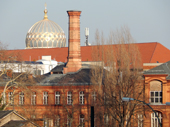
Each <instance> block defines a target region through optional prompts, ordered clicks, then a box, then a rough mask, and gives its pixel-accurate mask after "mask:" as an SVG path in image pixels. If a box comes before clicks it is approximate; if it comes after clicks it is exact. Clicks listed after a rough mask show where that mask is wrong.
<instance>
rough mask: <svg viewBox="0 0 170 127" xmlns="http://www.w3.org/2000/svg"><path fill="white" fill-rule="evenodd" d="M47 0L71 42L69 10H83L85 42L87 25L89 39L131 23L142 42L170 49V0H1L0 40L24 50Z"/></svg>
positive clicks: (133, 32) (82, 25)
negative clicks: (29, 32)
mask: <svg viewBox="0 0 170 127" xmlns="http://www.w3.org/2000/svg"><path fill="white" fill-rule="evenodd" d="M45 2H46V3H47V9H48V18H49V19H50V20H52V21H54V22H56V23H57V24H58V25H60V27H61V28H62V29H63V30H64V32H65V34H66V37H67V43H68V15H67V12H66V11H67V10H81V11H82V14H81V18H80V21H81V26H80V27H81V31H80V32H81V45H82V46H84V42H85V36H84V34H85V33H84V31H85V27H89V31H90V35H89V42H90V43H92V42H94V40H95V31H96V29H98V30H99V31H103V33H104V36H105V37H107V36H108V35H109V33H110V31H111V30H112V31H114V30H116V29H119V28H120V27H122V26H128V27H129V29H130V32H131V34H132V36H133V38H134V39H135V40H136V41H137V42H138V43H141V42H160V43H161V44H163V45H164V46H166V47H167V48H168V49H170V0H0V41H1V42H2V43H5V44H8V49H24V48H25V47H26V46H25V38H26V34H27V31H28V30H29V28H30V27H31V26H32V25H33V24H34V23H36V22H37V21H40V20H42V19H43V16H44V4H45Z"/></svg>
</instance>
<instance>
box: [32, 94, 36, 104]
mask: <svg viewBox="0 0 170 127" xmlns="http://www.w3.org/2000/svg"><path fill="white" fill-rule="evenodd" d="M31 105H36V92H32V95H31Z"/></svg>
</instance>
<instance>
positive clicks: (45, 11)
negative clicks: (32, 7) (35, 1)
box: [44, 3, 48, 19]
mask: <svg viewBox="0 0 170 127" xmlns="http://www.w3.org/2000/svg"><path fill="white" fill-rule="evenodd" d="M47 12H48V11H47V4H46V3H45V10H44V19H48V16H47Z"/></svg>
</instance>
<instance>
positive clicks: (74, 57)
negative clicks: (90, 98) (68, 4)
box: [63, 10, 81, 74]
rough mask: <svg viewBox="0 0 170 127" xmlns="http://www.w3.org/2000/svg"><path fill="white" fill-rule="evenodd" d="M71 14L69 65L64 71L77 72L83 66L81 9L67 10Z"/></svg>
mask: <svg viewBox="0 0 170 127" xmlns="http://www.w3.org/2000/svg"><path fill="white" fill-rule="evenodd" d="M67 13H68V16H69V39H68V43H69V44H68V57H67V65H66V67H65V68H64V71H63V73H64V74H65V73H68V72H77V71H78V70H79V69H80V68H81V49H80V14H81V11H75V10H70V11H67Z"/></svg>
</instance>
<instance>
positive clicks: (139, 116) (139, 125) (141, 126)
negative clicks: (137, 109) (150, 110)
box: [138, 114, 143, 127]
mask: <svg viewBox="0 0 170 127" xmlns="http://www.w3.org/2000/svg"><path fill="white" fill-rule="evenodd" d="M138 127H143V116H142V114H138Z"/></svg>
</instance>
